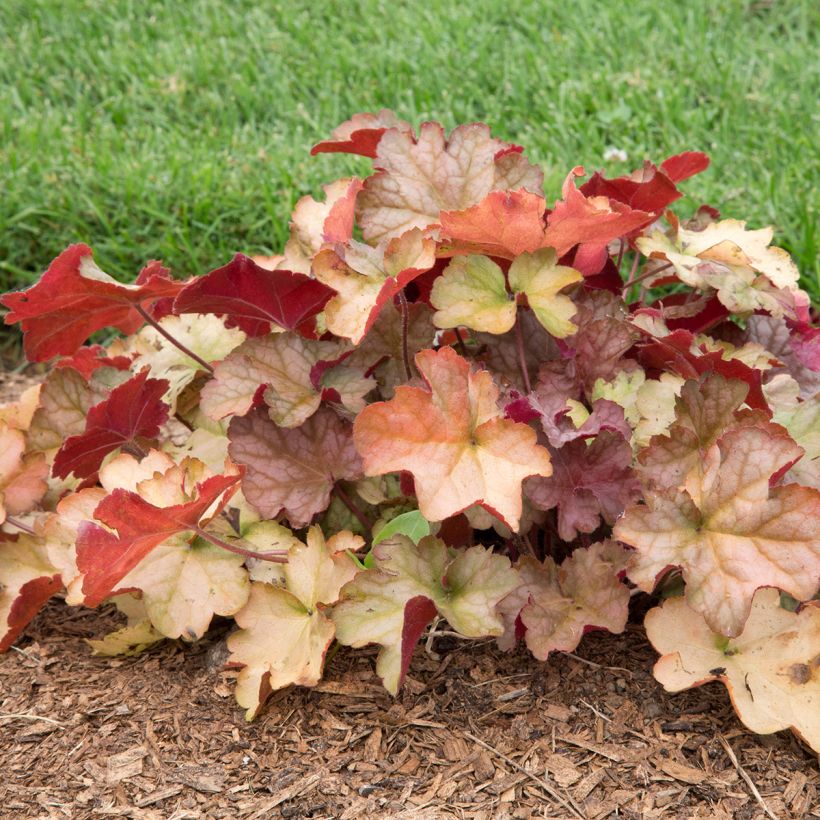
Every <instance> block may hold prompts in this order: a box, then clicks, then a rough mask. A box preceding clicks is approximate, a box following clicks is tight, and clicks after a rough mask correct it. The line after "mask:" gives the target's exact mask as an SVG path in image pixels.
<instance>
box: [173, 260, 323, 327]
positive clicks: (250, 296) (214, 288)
mask: <svg viewBox="0 0 820 820" xmlns="http://www.w3.org/2000/svg"><path fill="white" fill-rule="evenodd" d="M332 295H333V291H332V290H330V288H328V287H326V286H325V285H323V284H322V283H321V282H317V281H316V280H315V279H311V278H309V277H307V276H305V275H304V274H303V273H293V272H292V271H287V270H266V269H265V268H262V267H260V266H259V265H257V264H256V263H255V262H254V261H253V260H252V259H250V258H249V257H247V256H245V255H243V254H241V253H238V254H236V256H234V258H233V259H232V260H231V261H230V262H229V263H228V264H227V265H224V266H223V267H221V268H217V269H216V270H212V271H211V272H210V273H206V274H205V275H204V276H200V277H198V278H196V279H194V280H193V281H192V282H191V283H190V284H189V285H187V286H186V287H185V288H184V289H183V290H182V291H181V292H180V294H179V296H177V298H176V300H175V301H174V313H215V314H217V315H218V316H224V317H226V320H227V325H228V327H238V328H241V329H242V330H244V331H245V333H247V334H248V336H264V335H266V334H267V333H270V331H271V326H275V327H279V328H285V329H287V330H295V331H296V332H297V333H300V334H301V335H302V336H306V337H308V338H316V314H317V313H319V312H321V311H322V309H323V308H324V306H325V304H326V303H327V300H328V299H330V297H331V296H332Z"/></svg>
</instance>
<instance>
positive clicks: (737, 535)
mask: <svg viewBox="0 0 820 820" xmlns="http://www.w3.org/2000/svg"><path fill="white" fill-rule="evenodd" d="M801 455H802V450H801V449H800V448H799V447H798V446H797V445H796V444H795V443H794V442H793V441H792V440H791V439H790V438H789V436H788V435H787V434H786V433H785V431H784V430H783V428H781V427H779V426H777V425H769V424H761V425H758V426H750V427H740V428H737V429H731V430H729V431H728V432H726V433H724V434H723V435H722V436H721V437H720V438H719V439H718V440H717V443H716V444H715V445H714V446H713V447H712V448H711V449H710V451H709V452H708V453H707V454H706V458H705V464H706V469H705V470H703V471H702V473H701V476H700V477H699V478H697V477H693V478H692V479H691V480H690V482H688V483H687V486H689V487H690V488H692V491H693V492H692V493H691V494H690V493H689V492H687V491H679V490H666V491H662V492H654V491H649V492H647V493H645V498H646V505H641V506H634V507H631V508H630V509H628V510H627V511H626V514H625V515H624V517H623V518H621V519H620V520H619V521H618V522H617V524H616V525H615V529H614V531H613V532H614V535H615V537H616V538H619V539H620V540H621V541H623V542H624V543H626V544H630V545H632V546H634V547H635V548H636V550H637V552H636V553H635V556H634V558H633V561H632V565H631V567H630V570H629V577H630V579H631V580H632V581H634V582H635V583H636V584H637V585H638V586H639V587H640V588H641V589H643V590H645V591H647V592H649V591H651V590H652V589H653V588H654V586H655V582H656V580H657V579H658V578H659V577H660V576H661V575H662V573H664V572H665V571H666V570H667V569H668V568H669V567H680V568H681V571H682V573H683V578H684V580H685V581H686V599H687V602H688V603H689V605H690V606H691V607H692V608H693V609H694V610H695V611H696V612H699V613H700V614H701V615H703V617H704V618H705V619H706V622H707V623H708V624H709V626H710V627H711V628H712V629H713V630H714V631H716V632H719V633H721V634H722V635H729V636H736V635H739V634H740V633H741V632H742V630H743V624H744V623H745V622H746V618H747V617H748V614H749V610H750V608H751V605H752V598H753V597H754V593H755V591H756V590H757V589H759V588H760V587H766V586H771V587H777V588H779V589H782V590H783V591H784V592H788V593H789V594H790V595H792V596H793V597H794V598H796V599H797V600H800V601H805V600H808V599H809V598H811V597H812V596H813V595H814V594H815V593H816V592H817V590H818V588H820V530H818V527H817V521H818V520H820V492H818V491H817V490H813V489H810V488H808V487H801V486H799V485H797V484H788V485H786V486H776V487H770V481H771V480H772V479H773V477H775V476H777V475H779V474H781V473H782V472H783V471H785V470H786V469H788V467H789V466H790V465H791V464H793V463H794V462H795V461H796V460H797V459H798V458H800V456H801ZM693 495H695V496H696V497H697V498H698V499H699V500H698V501H697V502H695V500H694V499H693V497H692V496H693Z"/></svg>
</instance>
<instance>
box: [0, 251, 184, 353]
mask: <svg viewBox="0 0 820 820" xmlns="http://www.w3.org/2000/svg"><path fill="white" fill-rule="evenodd" d="M183 287H184V285H183V283H182V282H176V281H174V280H173V279H171V278H170V277H169V276H168V271H167V270H166V269H165V268H163V267H162V266H161V265H160V264H159V263H158V262H150V263H149V264H148V265H147V266H146V267H145V268H144V270H143V272H142V273H141V274H140V276H139V277H138V279H137V283H136V284H134V285H123V284H121V283H119V282H117V281H115V280H114V279H112V278H111V277H110V276H108V274H106V273H103V272H102V271H101V270H100V269H99V268H98V267H97V266H96V265H95V264H94V261H93V258H92V254H91V248H89V247H88V245H71V246H70V247H69V248H67V249H66V250H64V251H63V252H62V253H61V254H60V255H59V256H58V257H57V258H56V259H55V260H54V261H53V262H52V263H51V265H49V267H48V270H47V271H46V272H45V273H44V274H43V275H42V277H41V278H40V280H39V281H38V282H37V283H36V284H34V285H32V286H31V287H30V288H27V289H26V290H24V291H19V292H16V293H7V294H6V295H5V296H3V297H2V298H0V303H2V304H3V305H5V306H6V307H7V308H9V311H10V312H9V313H8V314H7V315H6V319H5V322H6V324H9V325H10V324H14V323H15V322H20V324H21V327H22V330H23V336H24V338H23V341H24V345H25V351H26V355H27V356H28V358H29V360H31V361H36V362H42V361H46V360H47V359H50V358H52V356H57V355H71V354H72V353H74V352H75V351H76V350H77V348H78V347H79V346H80V345H81V344H82V343H83V342H84V341H85V340H86V339H87V338H88V337H89V336H90V335H91V334H92V333H94V331H96V330H100V329H102V328H104V327H115V328H117V330H121V331H122V332H123V333H134V332H135V331H136V330H138V329H139V328H140V327H141V326H142V324H143V323H144V319H143V317H142V316H140V314H139V312H138V311H137V310H135V306H136V305H140V306H142V307H143V308H145V307H148V306H149V305H150V304H151V303H152V302H155V301H156V300H158V299H162V298H164V297H169V296H175V295H176V294H177V293H178V292H179V291H180V290H181V289H182V288H183Z"/></svg>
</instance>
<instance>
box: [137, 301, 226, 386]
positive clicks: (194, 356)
mask: <svg viewBox="0 0 820 820" xmlns="http://www.w3.org/2000/svg"><path fill="white" fill-rule="evenodd" d="M134 309H135V310H136V311H137V313H139V315H140V316H142V318H143V319H145V321H146V322H148V324H149V325H151V327H152V328H154V330H156V331H157V333H159V334H160V336H162V337H163V338H165V339H167V340H168V341H169V342H170V343H171V344H172V345H173V346H174V347H176V348H177V349H178V350H181V351H182V352H183V353H184V354H185V355H186V356H188V357H190V358H191V359H193V360H194V361H195V362H197V364H199V365H200V366H201V367H202V368H204V369H205V370H207V371H208V372H209V373H213V372H214V369H213V367H211V365H210V364H208V362H206V361H205V359H203V358H202V357H200V356H197V354H196V353H194V351H193V350H190V349H188V348H187V347H186V346H185V345H184V344H182V342H180V341H179V339H176V338H174V337H173V336H172V335H171V334H170V333H169V332H168V331H167V330H166V329H165V328H164V327H163V326H162V325H161V324H160V323H159V322H158V321H157V320H156V319H155V318H154V317H153V316H152V315H151V314H150V313H149V312H148V311H147V310H146V309H145V308H144V307H143V306H142V305H140V304H139V303H137V304H135V305H134Z"/></svg>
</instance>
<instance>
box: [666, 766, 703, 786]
mask: <svg viewBox="0 0 820 820" xmlns="http://www.w3.org/2000/svg"><path fill="white" fill-rule="evenodd" d="M658 768H659V769H660V770H661V771H662V772H663V773H664V774H668V775H669V776H670V777H674V778H675V780H680V781H681V783H690V784H691V785H693V786H697V785H699V784H700V783H703V781H704V780H706V779H707V777H708V775H707V774H706V772H704V771H703V770H702V769H695V768H693V767H692V766H685V765H684V764H683V763H676V762H675V761H674V760H664V761H661V762H660V763H659V764H658Z"/></svg>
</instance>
